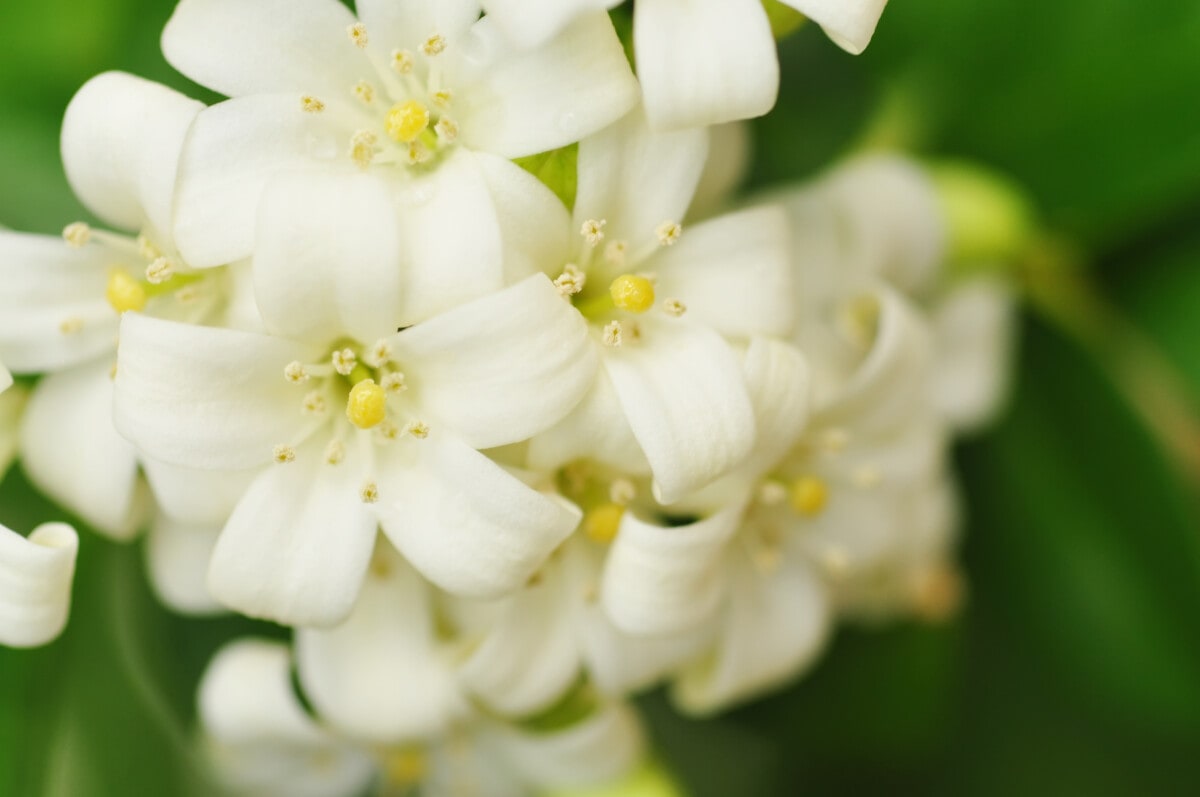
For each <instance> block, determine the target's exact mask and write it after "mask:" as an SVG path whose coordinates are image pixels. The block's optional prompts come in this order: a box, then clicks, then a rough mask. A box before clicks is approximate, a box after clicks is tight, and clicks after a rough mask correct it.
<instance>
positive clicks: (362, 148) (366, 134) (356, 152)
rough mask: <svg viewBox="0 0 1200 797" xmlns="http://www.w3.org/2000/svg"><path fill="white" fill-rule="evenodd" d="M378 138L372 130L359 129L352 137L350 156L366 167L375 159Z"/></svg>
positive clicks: (359, 164)
mask: <svg viewBox="0 0 1200 797" xmlns="http://www.w3.org/2000/svg"><path fill="white" fill-rule="evenodd" d="M377 142H378V139H377V138H376V137H375V134H374V133H372V132H371V131H370V130H359V131H358V132H357V133H355V134H354V135H353V136H351V137H350V158H351V159H352V160H353V161H354V162H355V163H356V164H358V167H359V168H360V169H365V168H367V167H368V166H370V165H371V161H373V160H375V144H376V143H377Z"/></svg>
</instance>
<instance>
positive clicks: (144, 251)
mask: <svg viewBox="0 0 1200 797" xmlns="http://www.w3.org/2000/svg"><path fill="white" fill-rule="evenodd" d="M137 245H138V254H140V255H141V256H142V259H143V260H154V259H155V258H159V257H162V251H161V250H159V248H158V247H157V246H156V245H155V244H154V241H151V240H150V239H149V238H148V237H147V236H146V234H145V233H142V234H141V235H139V236H138V237H137Z"/></svg>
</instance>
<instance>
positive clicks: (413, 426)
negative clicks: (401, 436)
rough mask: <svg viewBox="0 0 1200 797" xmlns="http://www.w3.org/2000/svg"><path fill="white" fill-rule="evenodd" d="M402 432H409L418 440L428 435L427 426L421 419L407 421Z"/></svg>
mask: <svg viewBox="0 0 1200 797" xmlns="http://www.w3.org/2000/svg"><path fill="white" fill-rule="evenodd" d="M404 433H405V434H410V435H412V436H413V437H415V438H417V439H418V440H424V439H425V438H426V437H429V427H428V426H426V425H425V424H424V423H422V422H421V421H409V422H408V423H407V424H405V426H404Z"/></svg>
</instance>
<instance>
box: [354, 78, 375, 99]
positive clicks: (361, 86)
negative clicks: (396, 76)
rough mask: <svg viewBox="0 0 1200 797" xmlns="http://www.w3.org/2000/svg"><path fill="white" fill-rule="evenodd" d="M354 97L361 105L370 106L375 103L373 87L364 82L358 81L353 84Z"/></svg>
mask: <svg viewBox="0 0 1200 797" xmlns="http://www.w3.org/2000/svg"><path fill="white" fill-rule="evenodd" d="M354 96H355V97H357V98H358V100H359V102H361V103H362V104H363V105H370V104H371V103H373V102H375V87H374V86H372V85H371V84H370V83H368V82H367V81H365V80H360V81H358V82H357V83H355V84H354Z"/></svg>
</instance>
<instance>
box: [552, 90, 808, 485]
mask: <svg viewBox="0 0 1200 797" xmlns="http://www.w3.org/2000/svg"><path fill="white" fill-rule="evenodd" d="M707 142H708V138H707V134H706V133H705V132H704V131H702V130H693V131H687V132H682V133H652V132H651V131H650V130H649V129H648V128H647V127H646V124H645V121H644V118H643V117H642V116H641V114H640V113H634V114H631V115H630V116H629V117H628V118H626V119H625V120H623V121H622V122H621V123H620V124H617V125H614V126H613V127H611V128H609V129H607V130H605V131H604V132H602V133H600V134H598V135H596V136H592V137H590V138H587V139H585V140H584V141H583V142H582V143H581V144H580V145H579V157H578V195H577V198H576V201H575V207H574V219H569V218H568V215H567V212H566V210H565V209H564V208H563V207H562V205H561V203H559V204H558V207H557V208H555V207H552V206H551V207H546V208H544V209H543V215H542V216H541V218H539V219H538V230H539V231H540V232H541V235H542V238H543V240H544V241H545V245H544V248H543V251H542V253H541V255H540V257H541V264H540V265H541V267H542V268H545V269H547V270H548V271H549V273H551V274H555V275H557V276H556V277H555V285H556V286H557V287H558V290H559V291H560V292H561V293H562V295H563V298H564V301H569V302H570V303H571V304H572V305H574V306H575V307H576V308H577V310H578V311H579V313H581V314H582V315H583V316H584V317H585V318H587V320H588V322H589V324H590V327H591V333H592V340H593V344H594V346H595V349H596V351H597V352H599V354H600V359H601V363H602V368H601V372H600V374H599V375H598V377H597V381H596V384H595V386H594V387H593V389H592V391H591V392H590V393H589V395H588V397H587V399H585V401H584V402H583V404H581V405H580V407H579V408H578V409H577V410H576V411H575V412H574V413H572V415H571V416H569V417H568V418H567V419H565V420H564V421H563V423H562V424H560V425H559V426H557V427H555V428H554V429H551V430H549V431H548V432H547V433H546V434H544V435H541V436H539V437H538V438H536V439H535V440H534V441H533V443H532V445H531V450H530V454H531V459H532V464H533V465H534V466H535V467H537V468H540V469H549V468H553V467H557V466H559V465H562V464H565V463H567V462H571V461H574V460H576V459H595V460H598V461H600V462H604V463H607V464H610V465H612V466H614V467H615V468H617V469H618V470H621V471H624V472H631V473H637V472H639V471H641V472H644V471H646V470H647V465H648V470H649V471H650V472H652V473H653V476H654V482H655V491H656V493H657V496H658V498H659V499H660V500H662V501H663V502H665V503H670V502H672V501H675V500H678V499H679V498H682V497H683V496H685V495H687V494H688V493H690V492H692V491H694V490H696V489H698V488H700V487H702V486H704V485H705V484H707V483H709V482H711V481H713V480H714V479H716V478H718V477H720V476H721V475H722V474H724V473H726V472H727V471H729V470H730V469H732V468H733V467H734V466H736V465H737V464H738V463H739V462H740V461H741V460H742V459H743V458H745V457H746V456H747V455H748V454H749V452H750V450H751V448H752V447H753V445H754V437H755V433H754V414H753V410H752V408H751V405H750V398H749V395H748V394H747V389H746V385H745V377H744V374H743V372H742V367H741V363H740V362H739V358H738V355H737V352H736V347H738V346H741V345H744V344H746V343H747V342H748V341H749V340H751V339H753V338H755V337H758V336H782V335H786V334H788V332H789V331H790V329H791V326H792V324H793V320H794V318H793V310H792V307H791V304H790V303H791V296H792V287H791V282H790V274H789V271H788V266H787V252H788V244H787V242H788V230H787V227H786V224H785V223H784V218H783V216H782V215H781V214H780V213H779V212H778V211H777V210H775V209H772V208H758V209H754V210H750V211H745V212H739V213H732V214H729V215H726V216H722V217H719V218H716V219H713V220H711V221H707V222H705V223H703V224H699V225H697V226H695V227H692V228H688V229H685V228H684V227H683V226H682V224H681V221H682V219H683V218H684V217H685V215H686V213H687V210H688V205H689V203H690V201H691V198H692V195H693V193H694V191H695V189H696V185H697V183H698V181H699V180H700V176H701V173H702V171H703V168H704V163H705V157H706V155H707V151H708V146H707ZM555 231H557V236H556V233H555Z"/></svg>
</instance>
